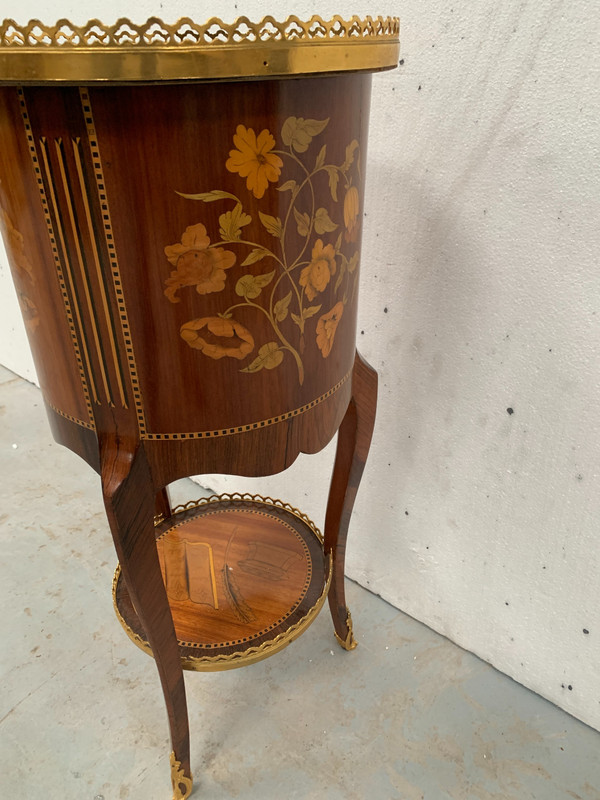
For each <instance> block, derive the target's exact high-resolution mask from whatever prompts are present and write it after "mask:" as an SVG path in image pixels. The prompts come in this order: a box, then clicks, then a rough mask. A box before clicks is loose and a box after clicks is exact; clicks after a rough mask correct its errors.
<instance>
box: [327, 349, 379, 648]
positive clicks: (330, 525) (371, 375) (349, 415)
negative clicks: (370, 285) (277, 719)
mask: <svg viewBox="0 0 600 800" xmlns="http://www.w3.org/2000/svg"><path fill="white" fill-rule="evenodd" d="M376 406H377V372H376V371H375V370H374V369H373V368H372V367H371V366H369V364H367V362H366V361H365V360H364V359H363V358H362V357H361V355H360V354H359V353H358V351H357V353H356V358H355V360H354V371H353V373H352V397H351V399H350V403H349V405H348V410H347V411H346V415H345V416H344V419H343V420H342V424H341V425H340V429H339V431H338V440H337V451H336V454H335V464H334V466H333V475H332V477H331V486H330V488H329V499H328V501H327V514H326V516H325V553H330V552H332V553H333V576H332V579H331V587H330V589H329V598H328V599H329V608H330V609H331V616H332V617H333V625H334V627H335V636H336V639H337V640H338V642H339V643H340V645H341V646H342V647H343V648H344V649H345V650H352V649H354V648H355V647H356V641H355V639H354V635H353V632H352V617H351V615H350V611H349V610H348V607H347V606H346V596H345V592H344V562H345V557H346V538H347V536H348V525H349V523H350V516H351V514H352V509H353V507H354V500H355V499H356V492H357V491H358V487H359V484H360V479H361V478H362V474H363V470H364V468H365V463H366V460H367V456H368V454H369V448H370V446H371V437H372V435H373V426H374V424H375V411H376Z"/></svg>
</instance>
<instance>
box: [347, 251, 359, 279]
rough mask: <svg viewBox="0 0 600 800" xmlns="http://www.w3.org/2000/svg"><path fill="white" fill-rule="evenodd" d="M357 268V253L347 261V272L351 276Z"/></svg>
mask: <svg viewBox="0 0 600 800" xmlns="http://www.w3.org/2000/svg"><path fill="white" fill-rule="evenodd" d="M357 266H358V253H354V255H352V256H351V257H350V259H349V261H348V272H349V273H350V274H352V273H353V272H354V270H355V269H356V267H357Z"/></svg>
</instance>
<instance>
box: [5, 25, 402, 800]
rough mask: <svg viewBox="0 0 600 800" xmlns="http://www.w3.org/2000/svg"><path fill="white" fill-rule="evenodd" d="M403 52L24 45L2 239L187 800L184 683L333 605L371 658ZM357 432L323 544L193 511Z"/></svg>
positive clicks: (10, 78) (14, 63)
mask: <svg viewBox="0 0 600 800" xmlns="http://www.w3.org/2000/svg"><path fill="white" fill-rule="evenodd" d="M398 37H399V22H398V19H397V18H396V17H387V18H384V17H375V18H371V17H366V18H364V19H361V18H358V17H352V18H351V19H348V20H344V19H343V18H342V17H338V16H336V17H333V19H331V20H329V21H325V20H323V19H321V18H320V17H317V16H315V17H312V18H311V19H310V20H308V21H302V20H300V19H298V18H297V17H294V16H291V17H288V19H287V20H285V21H284V22H278V21H276V20H275V19H274V18H273V17H270V16H269V17H265V18H264V19H263V20H262V21H260V22H258V23H253V22H251V21H250V20H248V19H247V18H245V17H241V18H239V19H238V20H236V21H235V22H233V23H231V24H228V23H224V22H222V21H221V20H219V19H216V18H213V19H211V20H209V21H208V22H207V23H205V24H197V23H195V22H194V21H192V20H191V19H181V20H179V21H178V22H177V23H175V24H173V25H168V24H166V23H164V22H162V21H161V20H160V19H157V18H152V19H149V20H148V21H147V22H146V23H144V24H142V25H138V24H134V23H133V22H131V21H130V20H127V19H121V20H118V21H117V22H116V23H115V24H114V25H112V26H107V25H104V24H103V23H101V22H100V21H98V20H91V21H90V22H88V23H87V24H86V25H83V26H77V25H74V24H72V23H70V22H69V21H67V20H59V21H58V22H57V23H56V25H45V24H43V23H42V22H40V21H38V20H32V21H31V22H29V23H28V24H27V25H19V24H17V23H16V22H15V21H13V20H5V21H4V22H3V23H2V24H1V25H0V145H1V146H0V229H1V231H2V235H3V238H4V242H5V245H6V249H7V254H8V259H9V263H10V267H11V271H12V275H13V280H14V283H15V287H16V290H17V296H18V299H19V303H20V306H21V311H22V314H23V319H24V323H25V327H26V330H27V335H28V338H29V342H30V345H31V350H32V353H33V357H34V361H35V364H36V369H37V374H38V378H39V382H40V385H41V389H42V393H43V397H44V402H45V407H46V411H47V414H48V419H49V422H50V426H51V430H52V434H53V436H54V438H55V439H56V441H57V442H59V443H60V444H63V445H64V446H66V447H68V448H69V449H71V450H72V451H73V452H74V453H76V454H77V455H79V456H80V457H81V458H82V459H83V460H84V461H86V463H87V464H89V466H90V467H91V468H92V469H94V470H96V472H97V473H98V474H99V477H100V485H101V490H102V495H103V499H104V504H105V508H106V514H107V519H108V523H109V526H110V530H111V533H112V536H113V540H114V545H115V549H116V553H117V557H118V566H117V570H116V572H115V576H114V581H113V600H114V606H115V611H116V614H117V617H118V619H119V621H120V622H121V624H122V625H123V627H124V629H125V631H126V632H127V635H128V636H129V637H130V638H131V639H132V641H133V642H134V643H135V644H136V645H137V646H139V647H141V648H142V649H143V650H144V651H145V652H147V653H149V654H151V655H152V656H153V657H154V659H155V661H156V666H157V668H158V672H159V675H160V678H161V683H162V686H163V694H164V700H165V704H166V708H167V713H168V719H169V728H170V734H171V745H172V748H171V750H172V752H171V778H172V784H173V797H174V799H175V800H182V798H187V797H189V795H190V794H191V792H192V775H191V767H190V742H189V725H188V715H187V705H186V695H185V686H184V681H183V673H182V669H184V668H185V669H195V670H215V669H216V670H221V669H230V668H232V667H237V666H243V665H248V664H252V663H254V662H256V661H260V660H261V659H263V658H266V657H267V656H269V655H271V654H273V653H276V652H277V651H279V650H281V649H282V648H283V647H285V646H287V645H288V644H289V643H290V642H292V641H293V640H294V639H295V638H297V637H298V636H299V635H300V634H301V633H302V632H303V631H304V630H306V629H307V628H308V626H309V625H310V623H311V622H312V621H313V620H314V618H315V617H316V615H317V614H318V612H319V610H320V609H321V607H322V606H323V605H324V603H325V600H328V602H329V608H330V610H331V615H332V619H333V625H334V632H335V636H336V639H337V641H338V642H339V644H340V645H341V646H342V647H343V648H344V649H346V650H351V649H352V648H353V647H355V645H356V643H355V639H354V634H353V627H352V617H351V615H350V611H349V610H348V608H347V606H346V600H345V594H344V558H345V550H346V539H347V533H348V527H349V523H350V517H351V513H352V509H353V506H354V500H355V497H356V492H357V490H358V487H359V484H360V480H361V476H362V472H363V469H364V466H365V462H366V459H367V456H368V452H369V447H370V443H371V436H372V432H373V426H374V422H375V408H376V399H377V373H376V372H375V371H374V370H373V369H372V368H371V367H370V366H369V365H368V364H367V362H366V361H365V360H364V359H363V358H362V357H361V356H360V354H359V353H358V352H357V350H356V317H357V303H358V287H359V274H360V261H361V259H360V247H361V238H362V220H363V218H364V211H363V210H364V183H365V172H366V166H367V152H366V141H367V132H368V116H369V103H370V92H371V75H372V73H376V72H380V71H382V70H386V69H392V68H394V67H395V66H396V64H397V62H398V50H399V38H398ZM290 78H293V80H290ZM368 269H369V265H368V264H367V270H366V275H365V277H366V279H367V281H368V279H369V273H368ZM336 434H337V451H336V457H335V463H334V467H333V473H332V476H331V485H330V492H329V498H328V502H327V508H326V510H325V523H324V527H323V533H322V534H321V532H320V530H319V529H318V528H317V526H316V525H315V524H314V523H313V522H311V520H310V519H309V518H308V517H307V516H306V515H305V514H304V513H302V512H301V511H299V510H297V509H295V508H293V507H292V506H291V505H289V504H288V503H285V502H283V501H280V500H273V499H272V498H270V497H262V496H259V495H247V494H238V493H233V494H224V495H218V496H213V497H210V498H207V499H205V500H201V501H192V502H190V503H187V504H185V505H183V506H179V507H177V508H172V507H171V503H170V499H169V492H168V485H169V484H170V483H172V482H173V481H175V480H177V479H179V478H182V477H186V476H190V475H197V474H203V473H204V474H208V473H226V474H231V475H245V476H268V475H273V474H275V473H278V472H281V471H282V470H284V469H286V468H287V467H288V466H290V465H291V464H292V463H293V462H294V461H295V459H296V458H297V456H298V455H299V454H300V453H308V454H310V453H317V452H319V451H320V450H322V449H323V448H324V447H325V446H326V445H327V444H328V443H329V442H330V441H331V439H332V438H333V437H334V436H335V435H336ZM346 666H347V667H348V668H351V665H350V664H349V663H348V665H346V664H344V667H346Z"/></svg>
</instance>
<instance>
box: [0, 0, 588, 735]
mask: <svg viewBox="0 0 600 800" xmlns="http://www.w3.org/2000/svg"><path fill="white" fill-rule="evenodd" d="M5 5H7V3H6V0H5ZM128 5H129V4H127V3H125V2H124V1H123V0H103V2H102V3H100V2H98V1H97V0H95V2H90V0H87V2H85V3H83V2H75V0H62V1H61V2H59V0H51V2H48V0H45V2H44V3H42V2H40V0H21V2H20V3H19V4H18V5H17V4H13V10H12V11H11V12H9V13H12V14H13V16H14V15H16V14H17V11H18V14H19V19H20V20H24V19H26V18H28V17H29V16H39V17H42V18H45V19H49V18H52V17H53V16H58V15H59V14H60V15H62V16H71V17H72V19H74V20H75V21H83V20H84V19H85V18H87V17H89V16H100V17H102V18H103V19H104V20H105V21H108V20H109V19H110V18H111V16H112V17H113V18H114V17H115V16H116V15H118V14H126V13H127V7H128ZM136 8H137V11H136V19H138V20H141V19H143V18H144V17H145V16H148V15H150V14H154V13H160V14H162V16H163V17H164V18H165V19H167V20H173V19H175V18H176V17H177V16H178V15H179V14H187V13H189V12H190V8H189V5H188V4H184V3H183V2H179V3H177V2H175V1H173V2H167V1H166V0H165V1H164V2H162V3H160V4H159V3H156V2H151V0H144V2H143V3H139V4H138V5H137V6H136ZM217 8H218V10H219V13H220V14H221V16H223V17H224V18H226V19H232V18H233V17H234V16H236V15H237V14H240V13H247V14H248V16H252V17H259V16H262V15H263V14H264V13H268V12H269V11H271V12H272V11H277V14H278V16H279V17H281V16H282V15H284V14H285V13H286V11H287V10H288V9H289V10H293V11H294V12H295V13H297V14H298V15H299V16H306V15H310V14H311V13H312V12H313V11H317V12H319V13H324V14H329V13H333V12H335V11H337V10H340V9H341V10H343V11H344V10H345V13H349V12H350V11H353V10H354V9H355V8H356V9H357V10H358V12H359V13H363V12H364V13H367V12H369V11H374V12H378V11H379V10H380V9H381V10H384V11H387V10H388V8H385V9H384V8H383V7H382V6H381V7H370V8H369V6H364V5H362V6H360V7H359V6H355V5H352V6H347V4H346V3H342V4H339V3H338V4H337V6H336V5H335V4H334V3H331V2H327V3H323V2H318V3H316V2H308V0H304V1H303V2H301V3H297V4H294V5H293V6H292V5H291V4H289V3H286V4H285V5H276V6H274V5H273V4H271V5H270V6H267V5H265V4H263V3H260V2H257V1H256V0H254V1H253V2H247V3H242V2H241V0H238V2H237V4H234V3H232V2H227V3H219V4H218V6H217V5H214V4H213V5H211V4H208V3H206V2H197V3H196V4H195V5H194V10H193V11H194V15H195V17H196V18H197V19H200V18H202V17H207V16H210V15H211V14H213V13H215V10H216V9H217ZM51 9H55V11H54V13H53V12H52V11H51ZM82 9H85V11H84V10H82ZM389 9H390V10H391V11H392V12H399V13H400V15H401V17H402V26H403V29H402V57H403V59H404V65H403V66H402V67H400V68H399V69H398V70H397V71H396V72H395V73H385V74H382V75H379V76H375V77H374V92H373V108H372V127H371V140H370V145H369V148H370V149H369V159H368V162H369V169H368V187H367V218H366V221H365V222H366V228H365V237H364V248H363V262H362V263H363V282H362V299H361V308H360V320H359V330H364V334H361V335H359V339H360V343H359V344H360V348H361V350H362V352H363V353H364V355H365V356H366V357H367V358H368V359H369V360H370V361H371V362H372V363H373V364H374V366H376V367H377V368H378V370H379V371H380V379H381V392H380V405H379V417H378V424H377V429H376V434H375V437H374V441H373V448H372V453H371V458H370V463H369V465H368V468H367V471H366V473H365V478H364V482H363V486H362V488H361V491H360V493H359V498H358V501H357V508H356V512H355V515H354V518H353V522H352V529H351V539H350V547H349V555H348V573H349V575H350V576H351V577H353V578H355V579H356V580H358V581H360V582H361V583H363V584H364V585H366V586H368V587H369V588H370V589H372V590H373V591H375V592H377V593H379V594H380V595H381V596H382V597H384V598H386V599H387V600H389V601H390V602H391V603H393V604H394V605H396V606H398V607H399V608H401V609H403V610H404V611H406V612H408V613H409V614H412V615H413V616H415V617H417V618H418V619H420V620H422V621H423V622H425V623H427V624H428V625H430V626H431V627H433V628H435V629H436V630H438V631H440V632H441V633H443V634H445V635H447V636H449V637H450V638H451V639H453V640H454V641H456V642H458V643H459V644H461V645H462V646H463V647H465V648H467V649H469V650H472V651H474V652H475V653H477V654H478V655H480V656H481V657H483V658H485V659H486V660H488V661H490V662H491V663H492V664H494V665H495V666H496V667H498V668H499V669H501V670H502V671H504V672H506V673H507V674H509V675H511V676H512V677H514V678H515V679H516V680H518V681H520V682H521V683H523V684H525V685H526V686H529V687H530V688H532V689H534V690H535V691H537V692H539V693H540V694H542V695H544V696H545V697H547V698H549V699H550V700H552V701H554V702H555V703H557V704H558V705H560V706H562V707H563V708H565V709H566V710H568V711H570V712H571V713H572V714H574V715H575V716H577V717H579V718H580V719H583V720H584V721H586V722H588V723H589V724H590V725H593V726H595V727H596V728H599V729H600V611H599V603H598V600H597V598H598V584H599V582H600V558H599V547H598V542H597V538H598V537H597V525H598V520H599V518H600V501H599V498H600V475H599V473H600V468H599V466H598V462H599V455H600V414H599V411H598V408H599V389H600V377H599V376H600V369H599V368H600V358H599V355H598V353H599V347H600V327H599V323H598V314H597V311H598V310H599V308H600V270H599V269H598V260H599V253H600V224H599V222H600V220H599V213H598V212H599V198H600V153H599V150H600V131H599V129H598V119H599V112H600V59H599V56H598V41H599V34H600V22H599V18H598V14H597V13H596V9H595V6H594V4H591V3H589V2H587V0H571V2H568V3H567V2H563V0H504V2H503V3H497V2H496V1H495V0H480V2H478V3H473V2H467V0H454V2H442V0H404V2H403V3H402V4H401V5H399V6H397V7H396V8H394V7H393V6H391V7H389ZM4 295H5V291H1V292H0V296H2V297H4ZM385 308H387V313H385V311H384V309H385ZM0 314H1V316H2V320H0V322H1V323H2V324H4V322H5V317H6V313H5V311H4V308H2V309H0ZM11 338H12V334H11ZM0 342H2V343H3V344H5V343H6V335H5V334H4V333H2V334H1V335H0ZM0 361H4V354H0ZM9 366H10V364H9ZM13 368H14V367H13ZM508 408H511V409H513V410H514V413H512V414H509V413H508V412H507V409H508ZM331 460H332V452H331V449H329V450H328V451H326V452H324V453H323V454H320V455H319V456H313V457H311V458H308V457H303V458H301V459H300V460H299V461H298V462H297V464H296V465H295V466H294V467H293V468H292V469H291V470H290V471H288V472H287V473H285V474H284V475H282V476H277V477H274V478H269V479H261V480H259V481H248V480H241V479H237V478H233V479H231V478H230V479H225V478H217V477H211V478H210V479H209V484H210V485H212V486H214V487H215V488H218V489H223V488H230V489H232V490H233V489H245V488H247V487H249V486H250V487H251V488H252V490H253V491H262V492H263V493H269V494H272V495H275V496H279V497H281V498H283V499H285V500H288V501H290V502H293V503H294V504H297V505H299V506H300V507H302V508H303V509H304V510H306V511H307V512H308V513H310V514H312V515H313V516H314V518H315V520H316V521H318V522H319V523H321V522H322V519H323V511H324V504H325V497H326V489H327V482H328V474H329V473H328V470H329V466H330V464H331ZM354 616H355V626H356V628H357V632H358V635H359V640H360V635H361V633H362V631H361V624H360V608H358V609H354ZM584 629H585V630H586V631H589V633H584ZM366 633H368V632H366ZM570 687H572V688H570Z"/></svg>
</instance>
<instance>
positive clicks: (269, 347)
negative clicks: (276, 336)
mask: <svg viewBox="0 0 600 800" xmlns="http://www.w3.org/2000/svg"><path fill="white" fill-rule="evenodd" d="M282 361H283V350H282V349H281V348H280V347H279V345H278V344H277V342H268V343H267V344H263V346H262V347H261V348H260V350H259V351H258V355H257V357H256V358H255V359H254V361H252V362H251V363H250V364H248V366H247V367H245V368H244V369H242V370H240V371H241V372H258V371H259V370H261V369H275V367H278V366H279V365H280V364H281V362H282Z"/></svg>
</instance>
